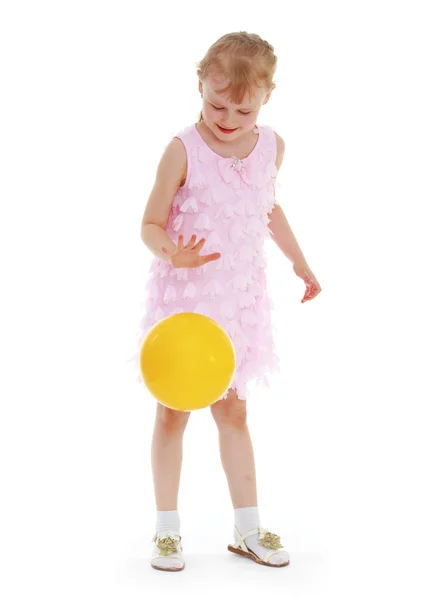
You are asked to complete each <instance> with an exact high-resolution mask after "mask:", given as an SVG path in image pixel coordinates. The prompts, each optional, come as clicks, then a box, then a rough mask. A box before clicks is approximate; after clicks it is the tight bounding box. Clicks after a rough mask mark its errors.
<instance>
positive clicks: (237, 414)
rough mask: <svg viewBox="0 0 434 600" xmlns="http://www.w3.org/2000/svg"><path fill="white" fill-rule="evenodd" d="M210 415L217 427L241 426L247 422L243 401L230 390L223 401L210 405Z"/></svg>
mask: <svg viewBox="0 0 434 600" xmlns="http://www.w3.org/2000/svg"><path fill="white" fill-rule="evenodd" d="M210 408H211V413H212V416H213V417H214V420H215V422H216V423H217V425H218V426H219V427H224V426H234V425H235V426H243V425H245V423H246V421H247V407H246V402H245V400H240V399H239V398H238V396H237V394H236V392H235V391H234V390H232V389H231V390H230V391H229V393H228V395H227V397H226V398H225V399H224V400H219V401H218V402H215V403H214V404H212V405H211V407H210Z"/></svg>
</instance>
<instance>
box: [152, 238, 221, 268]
mask: <svg viewBox="0 0 434 600" xmlns="http://www.w3.org/2000/svg"><path fill="white" fill-rule="evenodd" d="M195 242H196V236H195V235H192V236H191V238H190V241H189V242H188V244H186V245H185V246H184V236H182V235H180V236H178V248H177V249H176V250H175V251H174V252H173V253H172V254H169V252H168V251H167V250H166V248H162V251H163V252H164V254H166V255H167V256H168V257H169V259H170V262H171V264H172V266H173V267H175V268H177V269H180V268H183V267H190V268H193V267H201V266H202V265H204V264H205V263H209V262H211V261H213V260H217V259H218V258H220V256H221V254H220V253H219V252H214V254H204V255H203V256H201V255H199V252H200V250H202V247H203V245H204V244H205V238H202V239H201V240H200V241H199V242H198V243H197V244H196V243H195Z"/></svg>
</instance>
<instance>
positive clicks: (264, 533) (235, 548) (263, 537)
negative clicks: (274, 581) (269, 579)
mask: <svg viewBox="0 0 434 600" xmlns="http://www.w3.org/2000/svg"><path fill="white" fill-rule="evenodd" d="M258 533H259V543H260V544H261V546H264V548H268V549H269V550H268V552H267V553H266V555H265V556H264V558H260V557H259V556H258V555H257V554H255V553H254V552H253V550H250V549H249V548H247V546H246V544H245V542H244V540H245V539H246V538H248V537H250V536H251V535H255V534H258ZM234 534H235V544H229V546H228V550H229V551H230V552H233V553H234V554H239V555H240V556H246V557H247V558H251V559H252V560H254V561H255V562H257V563H258V564H260V565H266V566H267V567H286V566H287V565H289V560H288V561H287V562H284V563H282V564H280V565H275V564H273V563H270V556H273V554H276V553H277V552H281V551H282V549H283V546H282V545H281V543H280V537H279V536H278V535H275V534H274V533H270V532H269V531H268V530H267V529H262V527H258V528H257V529H252V531H248V532H247V533H245V534H244V535H242V534H241V532H240V530H239V529H238V528H237V527H235V529H234Z"/></svg>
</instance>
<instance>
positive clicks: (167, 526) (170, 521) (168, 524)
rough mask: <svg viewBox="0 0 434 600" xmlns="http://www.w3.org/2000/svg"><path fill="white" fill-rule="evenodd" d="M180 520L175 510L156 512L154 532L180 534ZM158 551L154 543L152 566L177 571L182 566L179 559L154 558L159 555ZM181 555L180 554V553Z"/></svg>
mask: <svg viewBox="0 0 434 600" xmlns="http://www.w3.org/2000/svg"><path fill="white" fill-rule="evenodd" d="M180 528H181V520H180V518H179V514H178V511H177V510H158V511H157V523H156V526H155V532H156V533H160V532H163V531H176V532H178V533H179V532H180ZM159 553H160V550H159V548H158V546H157V544H156V543H155V542H154V545H153V549H152V555H153V558H152V564H153V565H154V566H157V567H160V568H162V569H179V568H181V567H182V566H183V564H184V563H183V561H182V560H180V559H179V558H174V557H171V556H155V555H156V554H159ZM180 554H181V553H180Z"/></svg>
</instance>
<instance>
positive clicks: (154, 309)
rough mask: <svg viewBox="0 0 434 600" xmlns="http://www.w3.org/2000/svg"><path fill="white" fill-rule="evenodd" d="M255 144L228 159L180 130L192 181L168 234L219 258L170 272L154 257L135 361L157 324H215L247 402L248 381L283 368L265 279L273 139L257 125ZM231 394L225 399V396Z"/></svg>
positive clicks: (176, 204)
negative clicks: (186, 317)
mask: <svg viewBox="0 0 434 600" xmlns="http://www.w3.org/2000/svg"><path fill="white" fill-rule="evenodd" d="M253 131H254V133H256V134H257V135H258V140H257V143H256V146H255V147H254V149H253V150H252V152H251V153H250V154H249V156H248V157H247V158H242V160H240V159H239V158H238V157H235V156H233V157H232V158H223V157H221V156H220V155H219V154H216V153H215V152H214V151H213V150H212V149H211V148H210V147H209V146H208V145H207V144H206V143H205V141H204V139H203V138H202V136H201V135H200V133H199V131H198V129H197V127H196V125H195V124H194V125H191V126H189V127H187V128H186V129H184V130H183V131H182V132H181V133H179V134H178V135H177V136H175V137H177V138H179V139H180V140H181V141H182V142H183V144H184V146H185V149H186V153H187V176H186V180H185V183H184V185H183V186H182V187H180V188H179V189H178V191H177V193H176V195H175V197H174V199H173V203H172V207H171V211H170V214H169V219H168V223H167V227H166V231H167V233H168V235H169V237H170V238H171V239H172V240H173V241H174V242H175V243H176V242H177V240H178V235H180V234H182V235H183V236H184V243H187V242H188V240H189V239H190V237H191V235H193V234H196V235H197V241H199V239H201V238H202V237H204V238H205V239H206V242H205V245H204V246H203V248H202V250H201V252H200V254H209V253H212V252H219V253H221V257H220V258H219V259H217V260H215V261H212V262H210V263H207V264H205V265H203V266H202V267H198V268H173V267H172V266H171V265H170V264H168V263H166V262H165V261H164V260H160V259H159V258H157V257H155V258H154V259H153V261H152V263H151V266H150V270H149V279H148V282H147V285H146V288H145V300H144V302H143V304H142V305H143V307H144V309H145V310H144V316H143V318H142V319H141V321H140V324H139V333H138V338H137V348H136V351H135V352H134V354H133V355H132V357H131V359H130V360H132V361H133V362H134V363H135V366H136V368H137V381H138V382H139V383H143V381H142V378H141V374H140V369H139V354H140V348H141V344H142V342H143V339H144V337H145V336H146V334H147V332H148V331H149V329H150V328H151V327H152V326H153V325H154V324H155V323H157V322H158V321H160V320H161V319H163V318H164V317H168V316H169V315H173V314H175V313H179V312H195V313H201V314H203V315H206V316H208V317H211V318H212V319H214V320H215V321H216V322H217V323H219V324H220V325H221V326H222V327H223V328H224V329H225V330H226V332H227V333H228V335H229V336H230V338H231V340H232V342H233V344H234V348H235V354H236V370H235V374H234V378H233V380H232V382H231V385H230V388H232V389H234V390H235V391H236V392H237V394H238V397H239V398H240V400H246V397H247V391H248V389H247V388H248V384H251V383H252V382H253V381H255V382H256V384H257V385H258V384H260V383H262V384H264V385H266V386H267V387H269V382H268V379H267V377H266V374H267V373H269V372H271V371H277V370H279V360H278V357H277V356H276V354H275V346H274V342H273V335H272V330H273V329H274V328H273V326H272V322H271V308H272V304H271V300H270V299H269V297H268V292H267V281H266V275H265V267H266V255H265V252H264V241H265V239H266V238H268V237H270V234H271V232H270V230H269V228H268V223H269V222H270V219H269V217H268V213H269V212H270V211H271V210H272V209H273V208H274V205H275V204H277V201H276V200H275V186H276V176H277V169H276V164H275V163H276V152H277V146H276V136H275V133H274V130H273V129H272V128H271V127H268V126H256V127H255V129H254V130H253ZM227 393H228V392H226V394H225V395H224V396H223V398H226V396H227Z"/></svg>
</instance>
